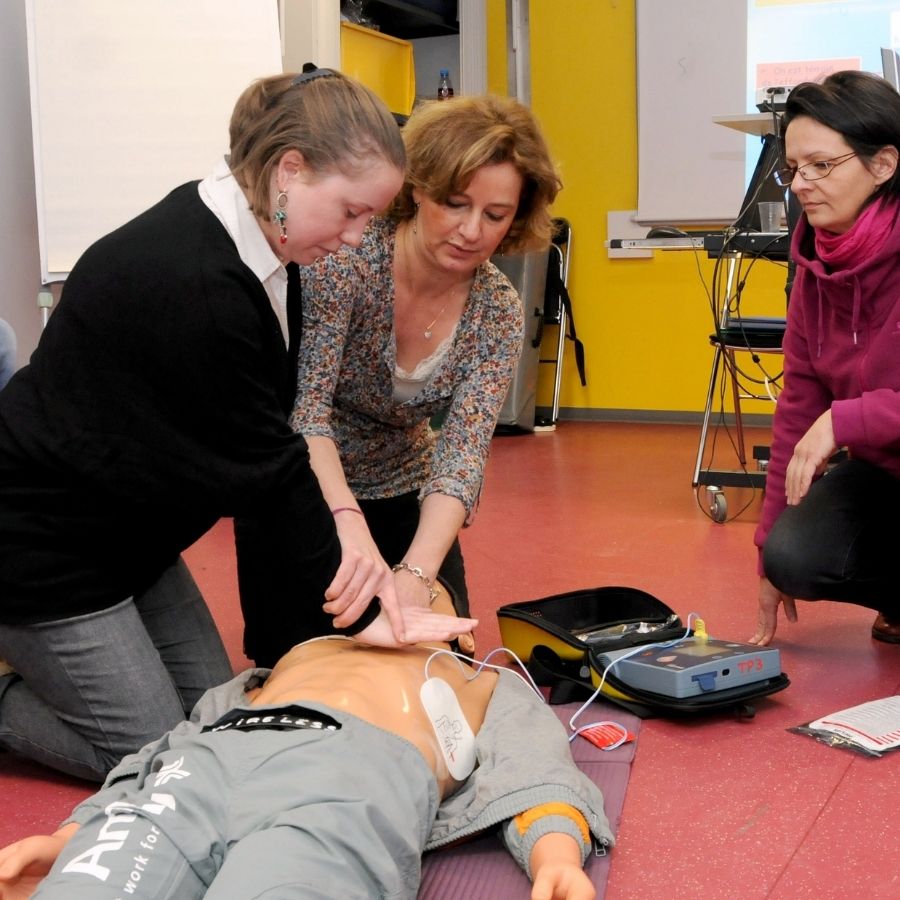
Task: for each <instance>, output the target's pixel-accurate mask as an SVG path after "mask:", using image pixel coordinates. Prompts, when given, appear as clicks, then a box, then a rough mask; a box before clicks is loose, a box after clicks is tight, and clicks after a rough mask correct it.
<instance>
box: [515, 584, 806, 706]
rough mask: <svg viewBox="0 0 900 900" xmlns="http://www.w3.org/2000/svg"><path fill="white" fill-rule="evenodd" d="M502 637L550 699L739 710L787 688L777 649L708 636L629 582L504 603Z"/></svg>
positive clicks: (697, 623) (692, 619)
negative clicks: (588, 698)
mask: <svg viewBox="0 0 900 900" xmlns="http://www.w3.org/2000/svg"><path fill="white" fill-rule="evenodd" d="M497 615H498V619H499V623H500V635H501V639H502V641H503V644H504V646H506V647H509V648H511V649H512V650H513V651H514V652H515V653H516V654H518V655H519V656H520V657H521V658H522V659H524V660H526V661H527V663H528V668H529V671H530V672H531V673H532V675H533V676H534V678H535V680H536V681H537V682H538V684H542V685H545V686H549V687H550V702H551V703H564V702H568V701H571V700H577V699H580V698H581V697H583V696H584V693H585V691H586V690H587V691H590V692H591V695H592V696H591V699H593V697H594V696H598V695H599V694H602V695H603V699H605V700H609V701H611V702H612V703H615V704H617V705H619V706H622V707H624V708H625V709H628V710H629V711H630V712H633V713H635V714H636V715H638V716H660V715H675V714H682V713H698V712H708V711H713V710H728V709H731V710H735V711H736V712H737V713H738V714H740V715H745V716H750V715H753V712H754V709H753V706H752V705H751V702H750V701H752V700H754V699H757V698H759V697H763V696H766V695H768V694H773V693H775V692H776V691H780V690H783V689H784V688H786V687H787V686H788V685H789V684H790V681H789V680H788V678H787V676H786V675H785V674H784V673H783V672H782V671H781V657H780V653H779V651H778V650H777V649H775V648H770V647H758V646H755V645H753V644H745V643H739V642H736V641H727V640H717V639H714V638H712V637H710V636H709V635H708V634H707V632H706V628H705V626H704V624H703V622H702V620H701V619H700V618H699V617H698V616H697V614H696V613H691V614H690V615H689V616H688V618H687V623H683V622H682V621H681V619H680V618H679V617H678V615H677V614H676V613H675V612H674V611H673V610H672V609H671V608H670V607H669V606H667V605H666V604H665V603H663V602H662V601H661V600H659V599H658V598H656V597H654V596H653V595H651V594H648V593H647V592H645V591H641V590H639V589H637V588H630V587H613V586H610V587H600V588H592V589H587V590H578V591H570V592H569V593H566V594H557V595H554V596H552V597H544V598H541V599H539V600H530V601H525V602H521V603H512V604H508V605H506V606H502V607H500V609H499V610H498V613H497Z"/></svg>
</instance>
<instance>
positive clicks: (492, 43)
mask: <svg viewBox="0 0 900 900" xmlns="http://www.w3.org/2000/svg"><path fill="white" fill-rule="evenodd" d="M529 6H530V16H531V87H532V103H531V105H532V108H533V109H534V111H535V113H536V115H537V116H538V118H539V119H540V121H541V123H542V126H543V128H544V131H545V134H546V136H547V139H548V141H549V143H550V147H551V150H552V151H553V154H554V156H555V158H556V160H557V162H558V164H559V167H560V170H561V173H562V177H563V181H564V185H565V187H564V189H563V191H562V193H561V194H560V196H559V199H558V200H557V202H556V205H555V208H554V213H555V214H556V215H558V216H564V217H565V218H567V219H568V220H569V221H570V222H571V224H572V234H573V240H572V256H571V269H570V273H569V289H570V293H571V295H572V302H573V306H574V310H575V322H576V325H577V329H578V336H579V337H580V338H581V339H582V341H583V342H584V345H585V353H586V358H587V381H588V384H587V387H585V388H583V387H581V384H580V382H579V380H578V375H577V371H576V368H575V362H574V358H573V356H572V350H571V343H570V342H568V341H567V342H566V345H567V349H566V354H567V355H566V360H565V364H564V371H563V387H562V394H561V405H562V406H563V407H572V408H577V409H602V410H610V409H612V410H661V411H665V412H670V411H671V412H681V411H692V412H698V411H700V410H702V408H703V404H704V401H705V399H706V386H707V381H708V379H709V366H710V362H711V358H712V349H711V347H710V346H709V343H708V340H707V336H708V334H709V332H710V330H711V325H712V314H711V312H710V308H709V302H708V300H707V297H706V292H705V289H704V287H703V284H702V283H701V279H700V274H699V273H698V262H697V258H696V257H695V255H694V254H693V253H692V252H660V251H657V252H656V253H655V255H654V257H653V258H652V259H608V258H607V255H606V250H605V248H604V246H603V242H604V240H606V239H607V237H608V235H607V234H606V214H607V211H608V210H628V209H634V208H635V206H636V204H637V122H636V105H635V100H636V97H635V95H636V79H635V9H634V0H565V2H549V0H531V2H530V4H529ZM487 16H488V19H487V22H488V53H489V58H488V86H489V89H490V90H493V91H497V92H498V93H505V92H506V46H505V42H506V26H505V0H488V5H487ZM685 27H686V28H687V27H691V26H690V24H689V23H685ZM736 112H739V110H736ZM671 177H673V178H677V177H678V172H677V171H673V172H672V173H671ZM702 187H703V186H702V185H698V189H700V190H702ZM616 236H617V235H613V237H616ZM699 265H700V271H701V272H702V274H703V277H704V278H705V279H706V280H707V282H709V280H710V279H711V277H712V272H713V261H712V260H707V259H706V258H705V256H704V255H703V254H701V255H700V262H699ZM784 280H785V272H784V269H783V268H782V267H780V266H777V265H774V264H772V263H759V264H757V265H756V266H755V267H754V269H753V271H752V273H751V277H750V278H749V279H748V282H747V289H746V292H745V295H744V297H745V304H747V307H751V306H752V311H753V312H754V313H759V314H769V315H778V314H779V313H783V309H784V300H783V298H784V293H783V288H784ZM747 311H750V309H747ZM770 368H772V369H774V370H775V371H777V368H778V367H777V364H776V365H773V366H771V367H770ZM551 380H552V366H542V367H541V380H540V389H539V395H538V403H539V405H549V403H550V398H551V387H552V385H551ZM771 409H772V408H771V404H769V403H762V402H760V403H754V404H750V405H748V407H747V411H748V412H762V413H770V412H771Z"/></svg>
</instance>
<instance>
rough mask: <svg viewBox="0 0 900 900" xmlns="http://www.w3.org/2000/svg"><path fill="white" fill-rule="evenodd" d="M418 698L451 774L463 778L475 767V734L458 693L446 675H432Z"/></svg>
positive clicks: (461, 779)
mask: <svg viewBox="0 0 900 900" xmlns="http://www.w3.org/2000/svg"><path fill="white" fill-rule="evenodd" d="M419 699H420V700H421V701H422V706H423V707H424V708H425V712H427V713H428V718H429V719H431V727H432V728H434V733H435V734H436V735H437V739H438V745H439V746H440V748H441V753H443V755H444V759H445V760H446V762H447V768H448V769H449V770H450V774H451V775H452V776H453V777H454V778H455V779H456V780H457V781H464V780H465V779H466V778H468V777H469V775H471V774H472V770H473V769H474V768H475V735H474V734H473V733H472V729H471V728H470V727H469V723H468V722H467V721H466V717H465V716H464V715H463V711H462V709H461V707H460V705H459V700H458V699H457V697H456V692H455V691H454V690H453V688H452V687H450V685H449V684H447V682H446V681H444V679H443V678H429V679H428V680H427V681H426V682H425V683H424V684H423V685H422V688H421V690H420V691H419Z"/></svg>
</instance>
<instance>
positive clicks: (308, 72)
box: [291, 63, 337, 87]
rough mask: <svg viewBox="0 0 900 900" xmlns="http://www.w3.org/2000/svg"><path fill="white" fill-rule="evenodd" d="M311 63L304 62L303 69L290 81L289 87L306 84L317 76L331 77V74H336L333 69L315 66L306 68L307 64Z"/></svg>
mask: <svg viewBox="0 0 900 900" xmlns="http://www.w3.org/2000/svg"><path fill="white" fill-rule="evenodd" d="M310 65H312V64H311V63H305V64H304V66H303V71H302V72H301V73H300V74H299V75H298V76H297V77H296V78H294V80H293V81H292V82H291V87H295V86H296V85H298V84H308V83H309V82H310V81H315V80H316V79H317V78H331V77H333V76H337V72H335V71H334V69H320V68H318V67H316V66H313V68H311V69H307V66H310Z"/></svg>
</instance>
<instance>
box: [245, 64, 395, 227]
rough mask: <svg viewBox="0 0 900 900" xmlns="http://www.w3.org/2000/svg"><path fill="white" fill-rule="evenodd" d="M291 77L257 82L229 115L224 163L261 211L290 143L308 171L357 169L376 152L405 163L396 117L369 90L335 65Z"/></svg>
mask: <svg viewBox="0 0 900 900" xmlns="http://www.w3.org/2000/svg"><path fill="white" fill-rule="evenodd" d="M296 77H297V76H296V75H294V74H291V73H287V74H284V75H273V76H271V77H269V78H260V79H258V80H257V81H254V82H253V83H252V84H251V85H250V86H249V87H248V88H247V89H246V90H245V91H244V92H243V93H242V94H241V96H240V97H239V98H238V101H237V103H236V104H235V107H234V112H233V113H232V115H231V124H230V126H229V136H230V139H231V156H230V157H229V165H230V166H231V171H232V173H233V174H234V177H235V178H236V179H237V182H238V184H240V185H241V187H242V188H244V189H245V190H246V191H247V192H248V194H249V196H250V198H251V204H250V205H251V209H252V210H253V212H254V213H255V214H256V215H257V216H260V217H261V218H269V217H270V215H271V213H272V205H273V199H274V198H273V197H272V196H271V187H270V181H271V177H272V173H273V171H274V170H275V168H276V166H277V165H278V162H279V160H280V159H281V157H282V156H283V155H284V154H285V153H286V152H287V151H288V150H297V151H298V152H299V153H300V154H301V155H302V156H303V160H304V162H305V163H306V165H307V166H309V168H310V170H311V171H312V173H313V174H325V173H328V172H334V171H340V172H342V173H343V174H345V175H350V174H356V173H358V172H359V171H360V170H362V169H364V168H365V167H366V166H367V165H368V164H370V163H371V162H373V161H374V160H375V159H378V160H383V161H385V162H388V163H390V164H391V165H394V166H396V167H397V168H398V169H403V167H404V165H405V153H404V148H403V140H402V138H401V136H400V129H399V127H398V125H397V122H396V120H395V119H394V117H393V116H392V115H391V114H390V112H389V111H388V109H387V107H386V106H385V105H384V104H383V103H382V102H381V100H379V99H378V97H377V96H376V95H375V94H374V93H373V92H372V91H370V90H369V89H368V88H367V87H364V86H363V85H361V84H359V82H357V81H354V80H353V79H351V78H347V77H346V76H345V75H341V74H340V73H339V72H331V73H330V74H328V75H325V76H321V77H317V78H314V79H310V80H306V81H304V82H303V83H300V84H294V80H295V78H296Z"/></svg>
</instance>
